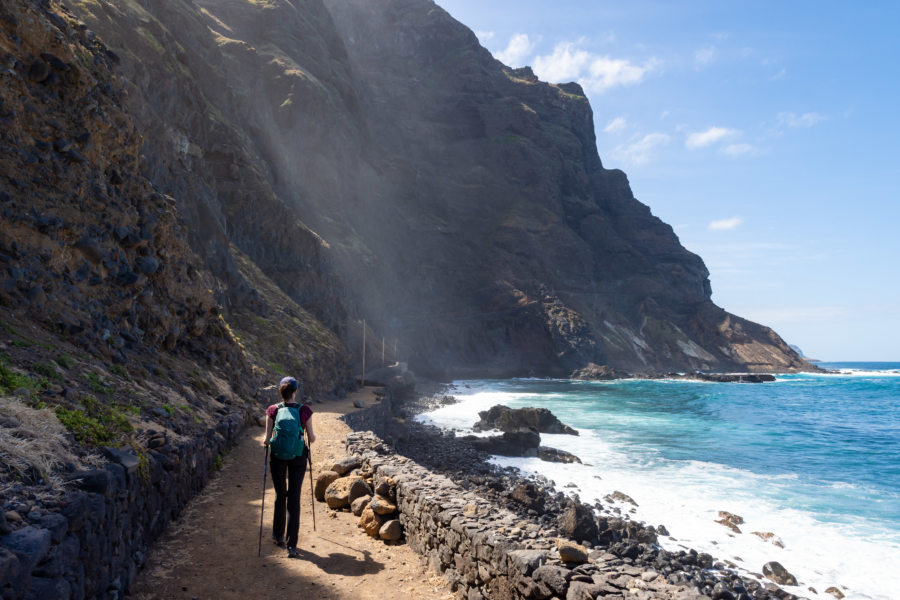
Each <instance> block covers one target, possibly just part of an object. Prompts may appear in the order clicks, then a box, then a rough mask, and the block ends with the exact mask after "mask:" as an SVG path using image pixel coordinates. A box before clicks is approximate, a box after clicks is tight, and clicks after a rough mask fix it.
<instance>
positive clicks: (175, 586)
mask: <svg viewBox="0 0 900 600" xmlns="http://www.w3.org/2000/svg"><path fill="white" fill-rule="evenodd" d="M373 398H374V396H372V394H371V390H369V389H367V390H364V391H360V392H356V393H355V394H351V395H350V396H348V397H347V398H345V399H343V400H338V401H331V402H326V403H324V404H317V405H315V406H314V407H313V408H314V410H315V411H316V413H315V417H314V418H313V426H314V431H315V432H316V438H317V439H316V443H315V444H314V445H313V447H312V454H313V468H314V472H315V473H319V472H320V471H321V470H322V469H323V467H325V466H326V465H327V466H330V465H331V462H332V461H333V460H334V459H335V458H339V457H342V456H344V437H345V436H346V434H347V433H348V432H349V429H348V428H347V426H346V425H344V423H343V422H341V421H339V420H338V417H340V415H342V414H344V413H345V412H347V411H352V410H355V409H354V408H353V401H354V400H356V399H362V400H363V401H364V402H366V403H367V404H368V403H370V402H372V401H374V400H373ZM263 433H264V432H263V429H262V428H261V427H251V428H249V429H248V431H247V432H246V433H245V434H244V437H243V438H242V439H241V442H240V443H239V444H238V445H237V446H236V447H235V448H234V449H233V450H232V451H231V453H229V455H228V456H227V457H226V458H225V460H224V463H223V468H222V470H221V471H220V472H219V473H218V474H216V475H215V476H214V477H213V478H212V479H211V481H210V483H209V484H208V485H207V487H206V489H205V490H204V491H203V492H202V493H201V494H200V495H199V496H197V498H195V499H194V500H193V501H192V502H191V503H190V504H189V505H188V507H187V508H186V509H185V511H184V512H183V513H182V516H181V518H180V519H179V520H178V521H177V522H175V523H173V524H172V525H171V526H170V527H169V529H168V531H167V532H166V533H165V534H164V535H163V536H162V537H161V538H160V539H159V540H158V541H157V542H156V544H154V546H153V548H152V550H151V551H150V555H149V557H148V559H147V564H146V565H145V567H144V569H143V571H142V572H141V573H140V574H139V575H138V578H137V581H136V582H135V584H134V585H133V586H132V590H131V596H130V597H131V598H133V599H134V600H151V599H157V598H160V599H162V598H165V599H168V598H178V599H187V600H191V599H193V598H197V599H198V600H218V599H240V600H248V599H250V598H279V597H288V596H290V597H301V598H310V599H316V600H318V599H323V600H343V599H347V600H349V599H353V600H369V599H371V600H376V599H377V600H391V599H397V600H399V599H403V600H410V599H417V600H418V599H425V600H450V599H451V598H453V595H452V594H451V593H450V591H449V588H448V587H447V584H446V582H445V581H444V579H443V578H442V577H440V576H438V575H435V574H433V573H431V572H429V571H426V569H425V566H424V561H423V560H422V559H421V557H419V555H417V554H416V553H415V552H413V551H412V550H411V549H410V548H409V547H408V546H406V545H405V544H401V545H398V546H386V545H385V544H384V543H383V542H381V541H377V540H374V539H372V538H370V537H369V536H367V535H365V533H363V531H362V530H361V529H359V528H358V527H357V526H356V521H357V518H356V517H354V516H353V515H352V514H350V513H346V512H339V513H335V512H333V511H329V510H328V509H327V507H326V506H325V505H324V504H320V503H316V529H317V531H316V532H313V530H312V518H311V513H310V500H311V498H310V493H309V491H308V490H309V480H308V479H306V480H305V481H304V488H303V491H304V493H303V495H302V496H301V498H302V504H301V518H300V544H299V546H298V547H299V548H300V550H301V552H302V556H301V558H300V559H289V558H287V553H286V551H285V550H284V549H282V548H279V547H277V546H275V545H274V544H273V543H272V541H271V531H272V502H273V500H274V498H275V492H274V490H273V488H272V482H271V477H268V478H267V482H268V486H267V489H266V507H265V514H264V524H263V541H262V556H261V557H257V547H258V539H259V510H260V491H261V489H262V474H263V459H264V451H263V446H262V440H263ZM308 477H309V474H307V478H308ZM286 594H287V596H286Z"/></svg>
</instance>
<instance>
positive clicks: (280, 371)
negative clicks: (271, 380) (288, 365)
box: [266, 361, 287, 377]
mask: <svg viewBox="0 0 900 600" xmlns="http://www.w3.org/2000/svg"><path fill="white" fill-rule="evenodd" d="M266 364H268V365H269V368H270V369H272V372H273V373H275V374H276V375H281V376H282V377H284V376H285V375H287V370H286V369H285V368H284V367H283V366H281V365H280V364H279V363H277V362H275V361H270V362H268V363H266Z"/></svg>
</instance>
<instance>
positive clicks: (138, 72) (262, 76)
mask: <svg viewBox="0 0 900 600" xmlns="http://www.w3.org/2000/svg"><path fill="white" fill-rule="evenodd" d="M72 8H73V9H74V10H76V11H77V12H78V13H79V14H80V15H81V16H82V18H84V20H85V22H86V23H88V25H89V26H90V27H91V28H92V29H94V30H95V31H97V32H98V33H99V34H100V35H101V36H102V37H103V38H104V39H105V40H106V41H107V43H109V44H110V46H111V47H112V48H113V49H114V50H115V52H116V53H117V54H118V55H119V56H120V57H121V62H122V64H121V71H122V73H123V76H124V77H125V79H126V81H127V82H128V84H129V89H130V91H131V93H130V94H129V97H128V101H127V102H128V107H129V109H130V111H131V112H132V114H133V115H135V118H136V120H137V123H138V126H139V127H138V128H139V130H140V132H141V133H143V135H144V141H145V142H144V147H143V151H144V153H145V156H146V157H147V160H146V162H145V167H144V168H145V170H146V172H147V174H148V176H149V177H150V178H151V179H152V180H153V181H154V182H156V184H157V185H158V186H160V188H161V189H162V190H164V191H165V192H167V193H169V194H171V195H172V196H174V197H175V198H177V199H178V201H179V208H180V211H181V213H182V215H183V216H184V217H185V218H186V219H187V220H188V222H189V223H190V224H191V227H190V228H189V231H190V233H191V241H192V245H193V247H194V249H195V250H196V251H197V252H198V253H199V254H200V255H201V256H202V257H204V259H205V261H206V263H207V265H208V266H209V268H210V269H211V271H212V272H213V273H214V274H215V275H216V276H217V280H218V281H219V282H220V286H219V287H218V288H217V289H218V290H219V294H220V295H219V297H220V299H221V302H222V303H223V305H225V306H226V308H227V307H229V306H234V307H239V306H245V305H246V304H247V303H248V302H249V301H252V300H253V299H254V298H255V296H254V294H253V285H252V284H251V285H248V281H247V279H246V277H243V276H242V272H241V270H240V269H238V268H236V264H235V263H236V260H235V254H236V251H238V250H239V251H240V252H241V253H242V254H243V255H245V256H246V257H247V258H248V259H249V260H250V261H252V262H253V263H254V264H255V265H256V266H257V267H258V268H259V270H260V271H261V272H262V273H263V274H264V275H266V276H267V277H268V278H270V279H271V280H272V281H273V282H275V283H276V284H278V285H279V286H280V287H281V289H283V290H284V291H285V292H286V293H287V294H288V295H289V296H290V297H291V299H292V300H294V301H296V302H298V303H300V304H301V305H303V306H305V307H307V308H308V309H309V310H311V311H312V313H313V314H314V315H316V316H317V317H318V318H319V319H320V320H322V321H323V322H324V323H325V324H326V325H328V326H331V327H333V328H336V329H337V330H338V332H339V333H341V334H342V335H343V337H344V338H345V339H346V338H347V337H348V336H349V335H351V334H352V335H353V336H356V335H358V334H359V332H360V330H359V329H358V327H357V328H356V329H353V327H356V326H355V325H353V324H352V323H351V322H350V321H348V316H347V312H346V309H347V308H349V309H350V313H351V314H353V315H359V316H360V317H365V318H366V319H367V322H368V323H369V324H370V325H371V327H372V328H373V331H372V332H371V333H373V334H374V335H373V336H372V337H374V338H376V339H378V338H382V337H386V338H393V339H398V340H399V347H400V352H401V355H402V356H403V357H404V358H407V357H408V358H409V360H410V363H411V367H412V368H413V370H415V371H417V372H420V373H423V374H429V375H433V376H457V377H458V376H466V375H494V376H508V375H522V374H541V375H548V374H551V375H565V374H568V373H569V372H570V371H572V370H573V369H577V368H582V367H585V366H586V365H588V364H589V363H591V362H593V363H597V364H605V365H611V366H614V367H617V368H621V369H626V370H630V371H666V370H674V369H678V370H727V371H737V370H742V371H747V370H749V371H767V370H779V371H784V370H793V369H798V368H804V367H807V368H808V365H806V364H805V363H804V362H803V361H802V360H800V359H799V358H798V357H797V355H796V354H795V353H794V352H793V351H791V350H790V349H789V348H788V347H787V346H786V345H785V344H784V343H783V341H782V340H781V339H780V338H779V337H778V336H777V335H776V334H775V333H774V332H772V331H771V330H770V329H768V328H766V327H763V326H760V325H757V324H755V323H751V322H748V321H745V320H743V319H740V318H739V317H736V316H734V315H730V314H728V313H726V312H725V311H723V310H721V309H720V308H718V307H716V306H715V305H714V304H713V303H712V302H711V300H710V285H709V281H708V272H707V270H706V268H705V266H704V265H703V262H702V260H701V259H700V258H699V257H697V256H696V255H693V254H691V253H690V252H688V251H687V250H685V249H684V248H683V247H682V246H681V245H680V243H679V241H678V239H677V237H676V236H675V234H674V233H673V231H672V229H671V228H670V227H669V226H668V225H666V224H664V223H662V222H661V221H660V220H659V219H657V218H656V217H654V216H653V215H652V214H651V213H650V210H649V209H648V208H647V207H646V206H645V205H643V204H641V203H640V202H638V201H637V200H636V199H634V197H633V196H632V194H631V191H630V188H629V186H628V181H627V179H626V177H625V175H624V174H623V173H622V172H621V171H617V170H609V169H605V168H604V167H603V165H602V163H601V161H600V158H599V157H598V155H597V151H596V146H595V139H594V131H593V114H592V109H591V106H590V104H589V103H588V101H587V98H586V97H585V95H584V93H583V91H582V90H581V88H580V87H579V86H578V85H577V84H572V83H564V84H548V83H543V82H541V81H538V80H537V78H536V77H534V75H533V73H532V72H531V71H530V70H529V69H527V68H525V69H518V70H512V69H509V68H507V67H505V66H504V65H502V64H501V63H500V62H498V61H496V60H495V59H494V58H493V57H492V56H491V55H490V53H489V52H487V51H486V50H485V49H484V48H482V47H481V46H480V45H479V44H478V41H477V39H476V38H475V36H474V34H473V33H472V32H471V31H470V30H468V29H467V28H466V27H465V26H463V25H462V24H460V23H458V22H457V21H455V20H454V19H453V18H452V17H451V16H450V15H448V14H447V13H446V12H445V11H443V10H442V9H441V8H439V7H438V6H436V5H435V4H434V3H433V2H431V1H430V0H378V1H374V2H373V1H370V0H348V1H344V0H340V1H338V0H335V1H327V2H325V3H324V4H323V3H321V2H318V1H309V2H304V3H302V4H298V3H290V2H265V3H248V2H243V1H238V0H216V1H213V0H197V1H195V2H188V1H187V0H173V1H172V2H166V3H148V2H144V3H141V4H138V3H122V2H116V1H114V0H92V1H90V2H77V3H73V5H72ZM135 32H137V35H135ZM313 232H315V233H313ZM332 273H336V274H337V275H338V276H339V281H340V282H342V283H337V281H338V280H336V279H335V278H334V277H332ZM370 339H371V338H370ZM356 345H358V344H355V345H354V346H353V347H355V346H356Z"/></svg>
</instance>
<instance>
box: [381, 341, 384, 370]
mask: <svg viewBox="0 0 900 600" xmlns="http://www.w3.org/2000/svg"><path fill="white" fill-rule="evenodd" d="M381 366H382V367H383V366H384V337H382V338H381Z"/></svg>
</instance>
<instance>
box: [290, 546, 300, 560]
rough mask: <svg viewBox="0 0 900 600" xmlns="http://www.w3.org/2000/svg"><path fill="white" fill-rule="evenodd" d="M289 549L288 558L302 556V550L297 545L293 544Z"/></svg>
mask: <svg viewBox="0 0 900 600" xmlns="http://www.w3.org/2000/svg"><path fill="white" fill-rule="evenodd" d="M287 550H288V558H300V550H298V549H297V547H296V546H291V547H289V548H288V549H287Z"/></svg>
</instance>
